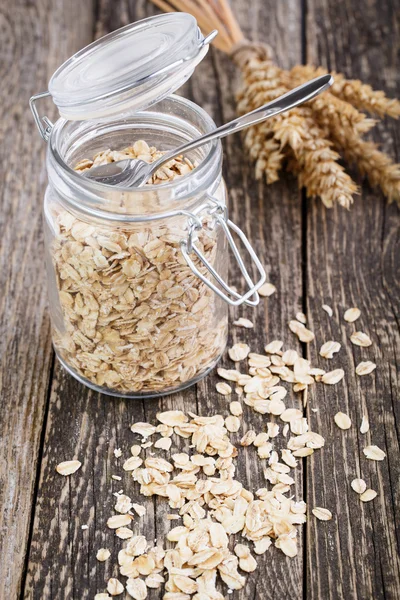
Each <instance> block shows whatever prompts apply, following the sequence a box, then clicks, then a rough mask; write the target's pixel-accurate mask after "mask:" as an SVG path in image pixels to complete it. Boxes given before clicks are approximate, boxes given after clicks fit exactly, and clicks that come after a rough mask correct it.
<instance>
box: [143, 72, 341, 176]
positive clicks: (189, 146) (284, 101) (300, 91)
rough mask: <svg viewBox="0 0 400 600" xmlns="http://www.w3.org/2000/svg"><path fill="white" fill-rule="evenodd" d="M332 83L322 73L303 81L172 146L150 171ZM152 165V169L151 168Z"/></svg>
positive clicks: (307, 97) (289, 107) (267, 117)
mask: <svg viewBox="0 0 400 600" xmlns="http://www.w3.org/2000/svg"><path fill="white" fill-rule="evenodd" d="M332 83H333V77H332V76H331V75H322V76H321V77H316V78H315V79H312V80H311V81H308V82H307V83H303V84H302V85H299V86H298V87H296V88H294V89H293V90H290V92H287V93H286V94H283V96H280V97H279V98H277V99H276V100H272V102H268V103H267V104H264V105H263V106H260V108H256V110H253V111H252V112H249V113H247V114H245V115H243V116H242V117H239V118H238V119H234V120H233V121H230V122H229V123H226V124H225V125H222V126H221V127H218V128H217V129H213V131H210V133H207V134H206V135H203V136H202V137H200V138H196V139H195V140H192V141H190V142H187V143H186V144H183V145H182V146H179V148H174V150H171V151H170V152H167V154H164V155H163V156H162V157H161V158H159V159H158V160H157V161H155V162H154V163H151V167H152V169H151V172H152V173H154V171H156V170H157V169H158V168H159V167H160V166H161V165H162V164H164V163H166V162H168V161H169V160H171V158H173V157H175V156H177V155H178V154H183V153H184V152H187V151H188V150H193V149H194V148H197V147H198V146H202V145H203V144H206V143H207V142H211V141H212V140H215V139H219V138H223V137H225V136H227V135H230V134H231V133H235V132H236V131H241V130H242V129H245V128H246V127H250V125H256V124H257V123H261V122H262V121H265V120H266V119H269V118H270V117H273V116H275V115H279V113H281V112H284V111H286V110H290V109H291V108H294V107H295V106H298V105H299V104H302V103H303V102H307V100H311V99H312V98H314V97H315V96H317V95H318V94H320V93H321V92H323V91H324V90H326V89H328V88H329V87H330V86H331V85H332ZM153 167H154V169H153Z"/></svg>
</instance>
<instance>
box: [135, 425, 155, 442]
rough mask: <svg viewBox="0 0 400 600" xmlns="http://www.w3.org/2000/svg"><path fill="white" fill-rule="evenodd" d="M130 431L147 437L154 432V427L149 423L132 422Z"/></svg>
mask: <svg viewBox="0 0 400 600" xmlns="http://www.w3.org/2000/svg"><path fill="white" fill-rule="evenodd" d="M131 431H132V432H133V433H138V434H139V435H141V436H142V438H145V439H146V438H148V437H150V436H151V435H153V433H155V432H156V427H155V426H154V425H150V423H134V424H133V425H131Z"/></svg>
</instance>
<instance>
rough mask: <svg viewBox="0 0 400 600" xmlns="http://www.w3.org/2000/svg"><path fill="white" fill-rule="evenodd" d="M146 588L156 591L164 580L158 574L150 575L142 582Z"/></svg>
mask: <svg viewBox="0 0 400 600" xmlns="http://www.w3.org/2000/svg"><path fill="white" fill-rule="evenodd" d="M144 582H145V584H146V586H147V587H148V588H152V589H158V588H160V587H161V585H162V584H163V583H164V582H165V579H164V577H163V576H162V575H160V573H152V574H151V575H148V576H147V577H146V579H145V580H144Z"/></svg>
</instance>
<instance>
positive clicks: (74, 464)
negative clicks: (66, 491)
mask: <svg viewBox="0 0 400 600" xmlns="http://www.w3.org/2000/svg"><path fill="white" fill-rule="evenodd" d="M81 466H82V463H81V462H79V460H66V461H64V462H61V463H60V464H58V465H57V466H56V471H57V473H59V474H60V475H64V476H67V475H72V474H73V473H75V472H76V471H77V470H78V469H80V468H81Z"/></svg>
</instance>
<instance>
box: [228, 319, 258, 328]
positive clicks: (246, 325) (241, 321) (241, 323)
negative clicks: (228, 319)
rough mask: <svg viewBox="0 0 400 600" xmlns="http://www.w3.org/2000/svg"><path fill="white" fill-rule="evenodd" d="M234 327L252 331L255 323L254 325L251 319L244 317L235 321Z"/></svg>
mask: <svg viewBox="0 0 400 600" xmlns="http://www.w3.org/2000/svg"><path fill="white" fill-rule="evenodd" d="M233 325H235V326H236V327H244V328H245V329H252V328H253V327H254V323H252V322H251V321H250V319H245V318H244V317H240V319H237V320H236V321H233Z"/></svg>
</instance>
